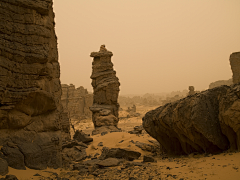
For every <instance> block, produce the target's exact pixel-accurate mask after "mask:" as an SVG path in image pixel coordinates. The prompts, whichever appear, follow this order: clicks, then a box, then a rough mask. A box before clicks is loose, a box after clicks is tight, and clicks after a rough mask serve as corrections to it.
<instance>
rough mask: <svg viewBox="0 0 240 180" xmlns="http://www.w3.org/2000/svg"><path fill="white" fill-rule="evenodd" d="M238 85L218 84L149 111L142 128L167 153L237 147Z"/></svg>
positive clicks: (239, 105) (186, 152) (239, 89)
mask: <svg viewBox="0 0 240 180" xmlns="http://www.w3.org/2000/svg"><path fill="white" fill-rule="evenodd" d="M239 95H240V84H235V85H232V86H230V87H229V86H219V87H216V88H214V89H209V90H206V91H203V92H201V93H198V94H194V95H192V96H188V97H186V98H184V99H181V100H178V101H176V102H174V103H168V104H165V105H164V106H160V107H159V108H157V109H155V110H152V111H149V112H148V113H147V114H146V115H145V116H144V117H143V127H144V129H145V130H146V131H147V133H149V134H150V135H151V136H152V137H154V138H155V139H156V140H157V141H158V142H159V143H160V144H161V145H162V146H163V148H164V149H165V150H166V151H167V153H170V154H190V153H193V152H200V153H205V152H207V153H218V152H222V151H225V150H227V149H230V150H240V141H239V138H240V136H239V135H240V134H239V132H240V126H239V123H240V119H239V117H240V114H239V111H240V104H239V103H240V102H239V101H240V100H239V97H240V96H239Z"/></svg>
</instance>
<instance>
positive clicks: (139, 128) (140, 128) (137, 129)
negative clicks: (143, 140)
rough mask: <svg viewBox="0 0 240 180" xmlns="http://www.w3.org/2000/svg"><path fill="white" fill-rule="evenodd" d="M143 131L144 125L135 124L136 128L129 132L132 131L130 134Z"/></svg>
mask: <svg viewBox="0 0 240 180" xmlns="http://www.w3.org/2000/svg"><path fill="white" fill-rule="evenodd" d="M142 131H143V126H142V125H141V126H135V127H134V130H132V131H128V133H130V134H141V133H142Z"/></svg>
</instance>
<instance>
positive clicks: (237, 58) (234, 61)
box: [230, 52, 240, 84]
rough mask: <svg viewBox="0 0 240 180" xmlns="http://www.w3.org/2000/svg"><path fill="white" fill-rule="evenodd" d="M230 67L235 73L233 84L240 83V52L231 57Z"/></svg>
mask: <svg viewBox="0 0 240 180" xmlns="http://www.w3.org/2000/svg"><path fill="white" fill-rule="evenodd" d="M230 65H231V69H232V73H233V83H234V84H235V83H239V82H240V52H235V53H232V54H231V55H230Z"/></svg>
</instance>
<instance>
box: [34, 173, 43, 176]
mask: <svg viewBox="0 0 240 180" xmlns="http://www.w3.org/2000/svg"><path fill="white" fill-rule="evenodd" d="M33 176H41V175H40V174H38V173H37V174H34V175H33Z"/></svg>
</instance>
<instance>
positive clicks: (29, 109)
mask: <svg viewBox="0 0 240 180" xmlns="http://www.w3.org/2000/svg"><path fill="white" fill-rule="evenodd" d="M59 76H60V68H59V63H58V52H57V38H56V35H55V30H54V13H53V9H52V0H34V1H29V0H11V1H9V0H1V1H0V137H1V138H0V146H3V147H2V152H3V155H4V158H5V159H7V161H8V163H9V166H12V167H15V168H16V164H15V163H14V161H13V160H14V158H13V155H12V153H11V152H15V153H17V154H18V155H19V157H22V158H21V163H22V166H19V167H18V168H20V169H21V168H22V169H24V168H25V166H27V167H29V168H34V169H44V168H46V167H47V166H49V167H54V168H56V167H60V166H61V129H62V127H61V119H60V118H61V112H62V106H61V102H60V99H61V86H60V80H59ZM15 161H16V160H15Z"/></svg>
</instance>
